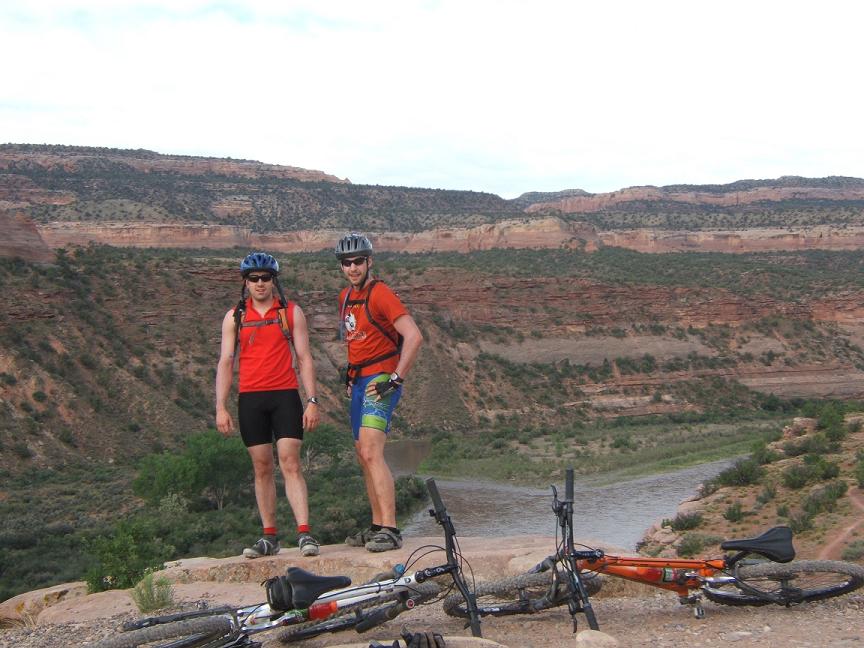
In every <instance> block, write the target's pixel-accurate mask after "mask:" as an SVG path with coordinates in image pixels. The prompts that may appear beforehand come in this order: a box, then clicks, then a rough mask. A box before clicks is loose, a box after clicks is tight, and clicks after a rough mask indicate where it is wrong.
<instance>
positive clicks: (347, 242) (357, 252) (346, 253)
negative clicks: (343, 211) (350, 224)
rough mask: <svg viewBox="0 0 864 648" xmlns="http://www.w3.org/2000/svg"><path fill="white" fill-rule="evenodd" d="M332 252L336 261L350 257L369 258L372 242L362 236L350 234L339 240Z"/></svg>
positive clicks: (354, 233)
mask: <svg viewBox="0 0 864 648" xmlns="http://www.w3.org/2000/svg"><path fill="white" fill-rule="evenodd" d="M334 252H335V253H336V258H337V259H345V258H346V257H352V256H371V255H372V242H371V241H370V240H369V239H368V238H366V237H365V236H363V235H362V234H358V233H356V232H351V234H346V235H345V236H343V237H342V238H341V239H339V242H338V243H337V244H336V249H335V250H334Z"/></svg>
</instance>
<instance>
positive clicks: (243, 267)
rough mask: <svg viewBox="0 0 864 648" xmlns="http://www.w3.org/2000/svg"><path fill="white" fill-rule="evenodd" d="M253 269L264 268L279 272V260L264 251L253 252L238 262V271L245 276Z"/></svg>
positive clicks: (271, 271) (268, 270)
mask: <svg viewBox="0 0 864 648" xmlns="http://www.w3.org/2000/svg"><path fill="white" fill-rule="evenodd" d="M253 270H266V271H267V272H270V273H272V274H274V275H277V274H279V262H278V261H277V260H276V259H274V258H273V257H272V256H270V255H269V254H267V253H266V252H253V253H252V254H250V255H249V256H247V257H246V258H245V259H243V260H242V261H241V262H240V273H241V274H242V275H243V276H244V277H245V276H246V275H247V274H249V273H250V272H252V271H253Z"/></svg>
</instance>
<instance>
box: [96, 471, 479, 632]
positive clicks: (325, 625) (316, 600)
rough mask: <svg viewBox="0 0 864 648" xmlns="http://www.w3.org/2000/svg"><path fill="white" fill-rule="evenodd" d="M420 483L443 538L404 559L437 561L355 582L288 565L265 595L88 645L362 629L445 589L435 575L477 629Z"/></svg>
mask: <svg viewBox="0 0 864 648" xmlns="http://www.w3.org/2000/svg"><path fill="white" fill-rule="evenodd" d="M426 487H427V490H428V491H429V495H430V497H431V499H432V504H433V508H432V509H430V510H429V514H430V515H431V516H432V517H434V518H435V520H436V521H437V522H438V524H440V525H441V527H442V529H443V532H444V541H445V543H444V544H445V546H444V547H439V546H432V545H427V546H423V547H420V548H418V549H417V550H416V551H415V552H414V553H412V554H411V556H409V558H408V560H407V561H406V564H407V565H408V566H409V567H410V566H411V565H412V564H413V563H416V562H417V561H418V560H420V559H421V558H423V557H425V556H426V555H428V554H429V553H432V552H437V551H443V552H444V553H445V554H446V556H447V562H445V563H443V564H440V565H436V566H433V567H427V568H424V569H418V570H416V571H412V572H409V571H408V570H407V569H406V567H403V566H402V565H397V566H396V567H395V568H394V569H393V570H392V571H391V572H389V573H384V574H379V575H378V576H376V577H375V578H373V580H372V581H370V582H368V583H365V584H363V585H358V586H352V585H351V579H350V578H348V577H347V576H316V575H315V574H312V573H310V572H307V571H306V570H303V569H300V568H299V567H290V568H289V569H288V570H287V572H286V574H285V575H284V576H278V577H275V578H271V579H268V581H267V582H266V587H265V589H266V592H267V602H265V603H260V604H257V605H249V606H245V607H231V606H220V607H214V608H205V609H198V610H193V611H189V612H180V613H177V614H169V615H164V616H158V617H151V618H147V619H141V620H138V621H133V622H129V623H126V624H125V625H124V626H123V628H122V630H123V632H121V633H119V634H117V635H114V636H112V637H109V638H107V639H104V640H102V641H99V642H96V643H94V644H92V648H136V647H137V646H143V645H148V644H155V643H156V642H161V641H165V640H168V639H172V640H173V641H170V642H169V643H161V644H158V645H159V648H254V647H259V646H261V643H260V642H258V641H254V640H253V639H252V635H255V634H257V633H259V632H264V631H267V630H274V629H276V628H284V630H283V632H282V633H281V634H280V635H279V640H280V641H282V642H283V643H290V642H293V641H300V640H303V639H308V638H310V637H314V636H316V635H319V634H322V633H324V632H337V631H340V630H346V629H350V628H354V629H356V630H357V631H358V632H365V631H366V630H369V629H371V628H373V627H375V626H378V625H380V624H382V623H384V622H386V621H388V620H390V619H394V618H395V617H396V616H398V615H399V614H401V613H402V612H404V611H405V610H409V609H412V608H414V607H415V606H416V605H418V604H421V603H428V602H430V601H431V600H433V599H436V598H439V597H440V596H441V595H442V593H445V594H446V592H443V590H442V587H441V586H440V585H439V584H438V583H436V582H435V581H433V580H432V579H435V578H439V577H442V576H449V577H450V580H451V581H452V584H451V586H450V590H452V589H453V588H454V587H455V588H456V589H457V590H458V592H459V594H458V596H460V597H462V599H463V602H465V603H464V607H465V610H466V616H468V618H469V619H470V620H471V621H470V625H471V631H472V634H474V636H476V637H479V636H480V618H479V615H478V614H477V612H476V603H475V602H474V601H475V599H474V595H473V593H472V592H470V591H469V589H468V586H467V585H466V583H465V579H464V576H463V574H462V557H461V553H460V552H459V546H458V542H457V540H456V531H455V529H454V527H453V523H452V521H451V520H450V516H449V514H448V513H447V509H446V508H445V507H444V503H443V502H442V500H441V496H440V494H439V492H438V488H437V486H436V484H435V481H434V480H432V479H427V480H426ZM418 554H419V555H418ZM450 590H448V591H450Z"/></svg>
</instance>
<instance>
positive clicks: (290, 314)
mask: <svg viewBox="0 0 864 648" xmlns="http://www.w3.org/2000/svg"><path fill="white" fill-rule="evenodd" d="M276 315H278V316H279V328H281V329H282V335H284V336H285V339H286V340H288V341H289V342H290V341H291V340H292V338H293V333H294V302H292V301H290V300H289V301H288V304H287V305H285V306H283V307H282V308H280V309H278V310H277V311H276Z"/></svg>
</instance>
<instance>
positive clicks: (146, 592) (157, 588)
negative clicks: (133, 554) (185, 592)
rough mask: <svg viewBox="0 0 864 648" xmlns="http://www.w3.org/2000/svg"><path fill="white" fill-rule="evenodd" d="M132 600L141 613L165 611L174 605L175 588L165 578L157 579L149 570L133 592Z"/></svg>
mask: <svg viewBox="0 0 864 648" xmlns="http://www.w3.org/2000/svg"><path fill="white" fill-rule="evenodd" d="M132 600H133V601H135V605H137V606H138V611H139V612H153V611H155V610H163V609H165V608H167V607H171V606H172V605H174V587H173V586H172V585H171V581H169V580H168V579H167V578H165V577H164V576H160V577H159V578H155V577H154V576H153V572H152V571H150V570H148V571H147V573H145V574H144V578H142V579H141V581H140V582H139V583H138V584H137V585H136V586H135V588H134V589H133V590H132Z"/></svg>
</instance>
